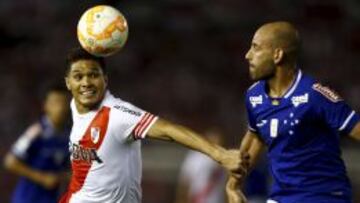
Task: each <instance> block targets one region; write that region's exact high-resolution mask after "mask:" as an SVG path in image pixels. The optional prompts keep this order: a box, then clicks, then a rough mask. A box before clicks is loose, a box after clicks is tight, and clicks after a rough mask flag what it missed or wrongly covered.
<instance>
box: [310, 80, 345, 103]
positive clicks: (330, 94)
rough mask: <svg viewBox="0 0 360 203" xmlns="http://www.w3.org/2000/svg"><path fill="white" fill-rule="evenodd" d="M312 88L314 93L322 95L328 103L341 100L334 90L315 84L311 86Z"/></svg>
mask: <svg viewBox="0 0 360 203" xmlns="http://www.w3.org/2000/svg"><path fill="white" fill-rule="evenodd" d="M312 88H313V89H314V90H315V91H318V92H320V93H321V94H322V95H324V96H325V97H326V98H328V99H329V100H330V101H332V102H334V103H336V102H339V101H342V100H343V99H342V98H341V97H340V95H339V94H338V93H336V92H335V91H334V90H332V89H330V88H329V87H326V86H323V85H321V84H320V83H316V84H314V85H313V86H312Z"/></svg>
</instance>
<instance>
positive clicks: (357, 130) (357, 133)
mask: <svg viewBox="0 0 360 203" xmlns="http://www.w3.org/2000/svg"><path fill="white" fill-rule="evenodd" d="M350 136H351V137H352V138H355V139H356V140H358V141H360V122H358V123H357V124H356V125H355V127H354V128H353V129H352V131H351V132H350Z"/></svg>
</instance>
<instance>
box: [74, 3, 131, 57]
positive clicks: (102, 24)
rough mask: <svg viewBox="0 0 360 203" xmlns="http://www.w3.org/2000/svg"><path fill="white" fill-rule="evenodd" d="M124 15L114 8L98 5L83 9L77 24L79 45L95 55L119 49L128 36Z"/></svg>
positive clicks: (104, 54) (112, 52) (102, 54)
mask: <svg viewBox="0 0 360 203" xmlns="http://www.w3.org/2000/svg"><path fill="white" fill-rule="evenodd" d="M128 32H129V30H128V24H127V22H126V19H125V17H124V16H123V15H122V14H121V13H120V12H119V11H118V10H117V9H115V8H113V7H111V6H107V5H99V6H95V7H92V8H90V9H88V10H87V11H85V13H84V14H83V15H82V16H81V18H80V20H79V22H78V25H77V37H78V40H79V42H80V44H81V46H82V47H83V48H84V49H85V50H86V51H88V52H89V53H90V54H93V55H95V56H102V57H104V56H110V55H112V54H114V53H116V52H117V51H119V50H120V49H121V48H122V47H123V46H124V45H125V42H126V40H127V37H128Z"/></svg>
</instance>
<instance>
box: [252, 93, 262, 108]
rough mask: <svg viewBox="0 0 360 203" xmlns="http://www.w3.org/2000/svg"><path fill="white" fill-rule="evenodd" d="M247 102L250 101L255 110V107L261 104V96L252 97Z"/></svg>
mask: <svg viewBox="0 0 360 203" xmlns="http://www.w3.org/2000/svg"><path fill="white" fill-rule="evenodd" d="M249 100H250V103H251V105H252V107H254V108H255V107H256V106H257V105H259V104H262V103H263V96H262V95H259V96H253V97H250V98H249Z"/></svg>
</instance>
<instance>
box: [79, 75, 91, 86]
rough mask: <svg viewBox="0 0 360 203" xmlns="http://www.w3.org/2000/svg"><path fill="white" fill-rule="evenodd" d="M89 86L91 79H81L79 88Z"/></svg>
mask: <svg viewBox="0 0 360 203" xmlns="http://www.w3.org/2000/svg"><path fill="white" fill-rule="evenodd" d="M91 84H92V82H91V78H90V77H89V76H85V77H83V78H82V80H81V86H89V85H91Z"/></svg>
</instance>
